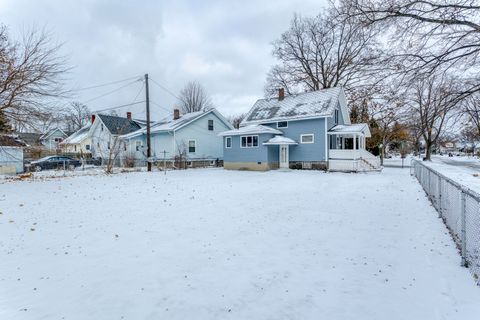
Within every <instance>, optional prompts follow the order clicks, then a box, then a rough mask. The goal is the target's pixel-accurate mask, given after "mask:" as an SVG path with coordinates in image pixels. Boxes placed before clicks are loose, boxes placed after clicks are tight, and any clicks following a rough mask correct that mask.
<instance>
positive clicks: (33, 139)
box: [16, 132, 42, 146]
mask: <svg viewBox="0 0 480 320" xmlns="http://www.w3.org/2000/svg"><path fill="white" fill-rule="evenodd" d="M16 135H18V136H19V138H20V139H21V140H22V141H25V143H26V144H27V145H28V146H38V145H39V144H40V137H41V136H42V134H41V133H35V132H17V133H16Z"/></svg>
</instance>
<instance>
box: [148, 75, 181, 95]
mask: <svg viewBox="0 0 480 320" xmlns="http://www.w3.org/2000/svg"><path fill="white" fill-rule="evenodd" d="M150 80H151V81H152V82H153V83H154V84H156V85H157V86H158V87H160V88H161V89H163V90H164V91H166V92H167V93H169V94H170V95H171V96H173V97H174V98H176V99H178V100H181V99H180V98H179V97H177V95H176V94H175V93H173V92H172V91H170V90H169V89H167V88H166V87H164V86H162V85H161V84H160V83H158V82H157V81H155V80H154V79H152V78H150Z"/></svg>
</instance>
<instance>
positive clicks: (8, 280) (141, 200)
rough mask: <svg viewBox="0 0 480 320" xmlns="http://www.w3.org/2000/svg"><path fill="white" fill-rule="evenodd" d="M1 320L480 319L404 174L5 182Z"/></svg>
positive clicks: (447, 245) (421, 198) (217, 174)
mask: <svg viewBox="0 0 480 320" xmlns="http://www.w3.org/2000/svg"><path fill="white" fill-rule="evenodd" d="M0 211H1V214H0V319H2V320H8V319H82V320H84V319H368V320H372V319H477V317H478V315H479V314H480V303H479V301H480V288H478V287H477V286H476V285H475V282H474V280H473V279H472V277H471V275H470V273H469V272H468V270H467V269H464V268H461V267H460V266H459V265H460V257H459V255H458V253H457V251H456V248H455V246H454V244H453V242H452V240H451V238H450V236H449V234H448V233H447V231H446V229H445V227H444V225H443V223H442V222H441V220H439V219H438V218H437V213H436V212H435V211H434V209H433V208H432V207H431V206H430V203H429V202H428V200H427V199H426V197H425V194H424V192H423V190H422V189H421V187H420V185H419V184H418V183H417V181H416V180H415V179H414V178H413V177H411V176H410V175H409V170H408V169H398V168H395V169H393V168H392V169H389V168H387V169H385V170H384V171H383V172H382V173H369V174H343V173H323V172H318V171H291V172H278V171H271V172H240V171H224V170H222V169H198V170H186V171H176V172H168V173H167V175H163V173H160V172H154V173H151V174H149V173H145V172H138V173H128V174H116V175H111V176H105V175H97V176H90V175H87V176H78V177H67V178H55V179H50V180H36V181H14V182H10V181H7V182H5V181H3V183H1V184H0Z"/></svg>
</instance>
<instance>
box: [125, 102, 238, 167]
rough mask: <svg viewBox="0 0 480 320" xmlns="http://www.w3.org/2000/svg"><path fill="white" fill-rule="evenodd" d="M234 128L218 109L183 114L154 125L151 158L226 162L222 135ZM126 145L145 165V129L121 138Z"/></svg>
mask: <svg viewBox="0 0 480 320" xmlns="http://www.w3.org/2000/svg"><path fill="white" fill-rule="evenodd" d="M232 129H233V126H232V125H231V124H230V123H229V122H228V120H227V119H225V117H223V116H222V114H220V112H218V111H217V110H216V109H210V110H207V111H198V112H192V113H187V114H184V115H181V114H180V111H179V110H178V109H175V110H174V111H173V116H170V117H167V118H164V119H163V120H160V121H157V122H155V123H153V124H152V125H151V130H150V132H151V155H152V157H153V158H154V159H156V160H162V159H164V158H165V159H166V160H169V161H171V160H174V159H175V157H176V156H179V155H182V156H183V157H184V159H185V160H186V161H187V165H191V166H194V164H195V163H202V165H205V163H208V164H210V165H214V164H215V162H216V160H223V138H222V137H220V136H219V134H220V133H221V132H223V131H226V130H232ZM122 139H123V140H124V141H125V143H126V156H128V157H129V158H132V159H134V160H135V162H144V161H145V160H146V159H147V157H146V153H147V148H146V146H147V140H146V128H142V129H140V130H137V131H135V132H132V133H129V134H126V135H123V136H122Z"/></svg>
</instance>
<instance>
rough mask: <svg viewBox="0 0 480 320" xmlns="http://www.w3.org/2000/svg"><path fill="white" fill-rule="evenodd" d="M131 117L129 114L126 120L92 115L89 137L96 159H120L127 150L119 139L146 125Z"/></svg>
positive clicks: (103, 115) (128, 113)
mask: <svg viewBox="0 0 480 320" xmlns="http://www.w3.org/2000/svg"><path fill="white" fill-rule="evenodd" d="M131 115H132V114H131V113H130V112H127V117H126V118H124V117H118V116H110V115H105V114H98V113H97V114H93V115H92V124H91V126H90V129H89V131H88V137H89V138H90V140H91V146H90V149H91V152H92V156H93V157H94V158H102V159H103V160H105V159H108V158H109V157H111V158H115V159H118V158H119V155H120V153H121V152H122V151H125V150H126V145H125V143H124V142H122V140H121V139H120V138H119V137H120V136H121V135H125V134H128V133H132V132H134V131H137V130H139V129H141V128H142V127H143V126H144V125H145V123H144V122H142V121H139V120H133V119H132V116H131Z"/></svg>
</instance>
